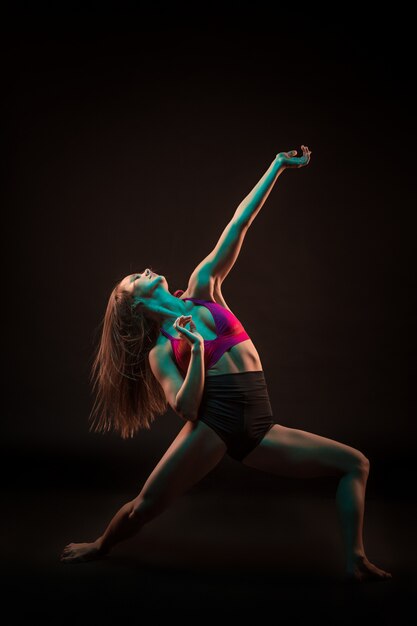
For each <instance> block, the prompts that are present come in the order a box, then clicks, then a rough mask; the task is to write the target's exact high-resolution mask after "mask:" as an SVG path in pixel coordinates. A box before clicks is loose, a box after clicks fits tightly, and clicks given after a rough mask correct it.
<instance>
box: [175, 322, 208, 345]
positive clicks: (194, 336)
mask: <svg viewBox="0 0 417 626" xmlns="http://www.w3.org/2000/svg"><path fill="white" fill-rule="evenodd" d="M188 322H190V330H188V328H185V325H186V324H188ZM174 328H175V330H177V331H178V332H179V333H180V335H182V336H183V337H184V339H185V340H186V342H187V343H189V344H190V346H191V347H193V346H194V347H202V348H203V347H204V338H203V337H202V336H201V335H200V333H198V332H197V331H196V327H195V324H194V322H193V316H192V315H180V317H177V319H176V320H175V322H174Z"/></svg>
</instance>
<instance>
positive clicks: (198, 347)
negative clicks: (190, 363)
mask: <svg viewBox="0 0 417 626" xmlns="http://www.w3.org/2000/svg"><path fill="white" fill-rule="evenodd" d="M203 351H204V343H195V344H193V346H192V348H191V352H192V354H201V353H202V352H203Z"/></svg>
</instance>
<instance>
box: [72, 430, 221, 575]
mask: <svg viewBox="0 0 417 626" xmlns="http://www.w3.org/2000/svg"><path fill="white" fill-rule="evenodd" d="M225 452H226V445H225V443H224V442H223V440H222V439H221V438H220V437H219V436H218V435H217V434H216V433H215V432H214V431H213V430H212V429H211V428H210V427H209V426H207V425H206V424H204V422H200V421H197V422H191V421H188V422H186V424H185V425H184V427H183V428H182V429H181V431H180V432H179V434H178V435H177V437H176V438H175V439H174V441H173V442H172V444H171V445H170V447H169V448H168V450H167V451H166V452H165V454H164V455H163V457H162V458H161V460H160V461H159V463H158V464H157V465H156V467H155V468H154V470H153V471H152V473H151V474H150V476H149V478H148V479H147V480H146V482H145V484H144V486H143V488H142V490H141V492H140V493H139V495H138V496H137V497H136V498H135V499H134V500H131V501H129V502H127V503H126V504H124V505H123V506H122V507H121V508H120V509H119V511H117V513H116V514H115V516H114V517H113V519H112V520H111V521H110V523H109V525H108V526H107V528H106V529H105V531H104V533H103V534H102V535H101V536H100V537H98V538H97V539H96V540H95V541H93V542H91V543H69V544H68V545H67V546H66V547H65V548H64V550H63V552H62V553H61V556H60V560H61V561H63V562H65V563H74V562H79V561H91V560H93V559H97V558H100V557H101V556H103V555H104V554H107V553H108V552H110V550H111V549H112V548H113V547H114V546H115V545H116V544H117V543H119V542H121V541H124V540H125V539H129V538H130V537H133V536H134V535H136V534H137V533H138V532H139V531H140V529H141V528H142V527H143V525H144V524H146V523H147V522H149V521H150V520H152V519H153V518H154V517H156V516H157V515H159V514H160V513H162V511H164V510H165V509H166V508H167V507H168V506H169V505H170V503H171V502H172V501H173V500H175V499H176V498H177V497H178V496H180V495H181V494H183V493H185V492H186V491H187V490H188V489H189V488H191V487H192V486H193V485H194V484H196V483H197V482H198V481H199V480H201V479H202V478H203V477H204V476H205V475H206V474H207V473H208V472H209V471H210V470H212V469H213V468H214V467H215V466H216V465H217V464H218V463H219V461H220V460H221V459H222V458H223V456H224V454H225Z"/></svg>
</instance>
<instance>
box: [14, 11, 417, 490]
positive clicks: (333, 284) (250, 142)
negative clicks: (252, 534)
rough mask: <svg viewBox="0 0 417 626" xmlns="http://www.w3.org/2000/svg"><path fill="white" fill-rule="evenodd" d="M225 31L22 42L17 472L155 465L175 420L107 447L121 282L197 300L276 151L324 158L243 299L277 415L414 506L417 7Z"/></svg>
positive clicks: (257, 252)
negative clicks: (97, 396) (108, 367)
mask: <svg viewBox="0 0 417 626" xmlns="http://www.w3.org/2000/svg"><path fill="white" fill-rule="evenodd" d="M211 17H212V18H213V19H211V20H207V21H201V22H200V23H199V25H198V26H194V27H192V28H191V27H187V26H186V25H185V24H184V25H180V20H179V21H178V23H176V24H175V25H173V26H171V28H170V23H169V19H168V18H165V19H163V18H162V16H159V18H158V16H154V18H153V20H151V21H148V22H146V20H142V21H134V20H133V19H132V21H131V23H130V27H128V25H127V23H126V24H125V28H121V29H119V30H117V29H115V30H114V31H111V32H110V31H108V30H107V31H104V30H103V31H97V30H93V29H92V30H88V29H85V30H84V32H81V30H80V31H77V30H76V31H72V32H71V31H68V32H65V31H60V30H59V29H57V30H56V31H50V32H48V33H45V32H43V33H39V32H38V31H36V29H34V31H32V32H31V31H30V30H29V31H26V32H23V31H20V30H19V29H16V31H15V32H12V33H11V32H9V33H8V34H7V36H4V37H3V44H2V46H3V54H2V56H3V87H4V88H5V93H4V100H3V110H4V113H3V122H4V132H5V144H4V145H5V151H4V165H5V167H4V174H5V179H4V183H5V184H4V189H5V193H6V199H5V204H4V212H3V215H4V221H5V224H4V231H3V232H4V250H5V251H6V263H5V265H4V267H5V272H4V275H3V294H4V296H5V297H4V304H3V312H4V313H5V322H4V327H3V328H4V331H5V332H4V335H5V349H4V352H3V359H4V361H3V363H4V366H5V367H6V370H7V371H8V374H9V380H8V382H7V385H6V389H5V393H4V396H3V402H4V403H3V420H2V422H3V424H2V426H3V429H4V434H3V440H2V441H3V444H2V445H3V449H4V452H5V453H6V454H5V455H3V458H7V459H9V460H10V459H12V460H13V463H14V465H13V467H14V468H15V471H16V472H17V473H16V476H17V475H19V476H21V475H22V476H23V473H22V474H20V473H19V470H20V469H22V468H24V469H25V472H24V473H25V480H30V477H31V476H32V477H33V476H36V477H40V478H41V479H42V480H47V481H51V480H52V481H54V480H56V481H57V483H58V482H59V481H58V478H57V477H56V476H57V475H58V474H59V471H62V467H61V465H60V460H62V459H63V458H64V457H65V458H67V459H75V461H74V463H73V462H72V461H71V460H70V463H69V465H70V467H71V469H70V470H68V472H67V474H65V472H64V474H65V475H66V476H67V477H68V479H70V478H71V477H73V476H78V477H79V479H80V481H84V482H85V484H92V483H91V482H89V481H93V480H94V477H96V479H97V480H98V481H100V480H101V477H102V476H103V475H106V476H107V478H109V477H110V476H114V475H115V474H117V475H118V476H119V478H118V480H119V481H120V483H122V482H123V480H124V478H125V477H124V475H123V473H124V471H125V469H126V465H125V464H126V463H128V465H129V468H131V469H135V470H136V471H137V473H136V475H135V478H134V479H133V478H132V477H131V476H130V477H129V478H128V479H127V480H128V481H132V480H134V481H135V482H138V476H140V469H141V468H142V469H143V471H144V472H145V473H146V471H147V470H148V469H151V468H152V467H153V465H154V464H155V463H156V461H157V460H158V459H159V457H160V456H161V454H162V452H163V451H164V450H165V448H166V447H167V446H168V444H169V443H170V442H171V440H172V438H173V437H174V436H175V434H176V433H177V432H178V431H179V429H180V428H181V426H182V422H181V420H180V419H179V418H178V417H177V416H176V415H175V414H174V413H172V412H171V411H168V412H167V414H166V415H165V416H163V417H161V418H160V419H159V420H158V421H157V423H156V424H155V426H154V428H153V429H152V431H151V432H143V433H141V434H140V435H138V436H137V437H136V438H135V439H134V440H132V441H128V442H126V441H122V440H121V439H119V438H118V437H117V436H116V435H107V436H102V435H97V434H92V433H89V432H88V424H87V417H88V414H89V412H90V409H91V406H92V396H91V393H90V387H89V382H88V376H89V372H90V367H91V363H92V358H93V352H94V348H95V345H96V343H97V340H98V333H97V329H98V326H99V324H100V321H101V319H102V317H103V315H104V310H105V306H106V303H107V299H108V296H109V294H110V291H111V289H112V287H113V285H114V284H115V282H116V281H117V280H119V279H121V278H122V277H123V276H125V275H126V274H128V273H131V272H135V271H140V270H141V269H143V268H144V267H146V266H149V265H150V266H151V267H153V268H154V269H155V271H157V272H159V273H162V274H164V275H165V276H166V277H167V280H168V283H169V286H170V289H171V291H174V290H175V289H178V288H182V289H185V287H186V283H187V279H188V276H189V274H190V273H191V271H192V270H193V268H194V267H195V266H196V265H197V263H198V262H199V261H200V260H201V259H202V258H203V257H204V256H205V255H206V254H208V252H210V250H211V249H212V247H213V246H214V245H215V243H216V241H217V238H218V237H219V235H220V233H221V231H222V230H223V228H224V226H225V225H226V223H227V221H228V220H229V219H230V217H231V216H232V214H233V212H234V210H235V208H236V207H237V205H238V203H239V202H240V201H241V200H242V199H243V197H244V196H245V194H246V193H248V192H249V191H250V189H251V188H252V187H253V185H254V184H255V183H256V182H257V180H258V179H259V178H260V177H261V175H262V174H263V172H264V171H265V170H266V169H267V167H268V166H269V164H270V162H271V161H272V159H273V158H274V156H275V154H276V153H277V152H279V151H283V150H290V149H294V148H298V149H299V148H300V145H301V144H302V143H305V144H307V145H308V146H309V147H310V149H311V150H312V160H311V163H310V165H309V166H308V168H304V169H301V170H292V171H287V172H285V173H284V174H283V176H282V177H280V178H279V180H278V182H277V185H276V187H275V189H274V190H273V192H272V194H271V196H270V197H269V199H268V200H267V203H266V204H265V206H264V207H263V209H262V211H261V212H260V213H259V215H258V216H257V218H256V220H255V221H254V223H253V225H252V227H251V230H250V231H249V233H248V235H247V238H246V241H245V244H244V247H243V249H242V252H241V254H240V257H239V259H238V261H237V263H236V265H235V267H234V269H233V270H232V272H231V273H230V274H229V276H228V277H227V279H226V280H225V282H224V284H223V292H224V296H225V298H226V300H227V302H228V304H229V306H230V307H231V309H232V310H233V311H234V312H235V313H236V314H237V315H238V316H239V317H240V319H241V321H242V322H243V324H244V326H245V327H246V329H247V330H248V332H249V334H250V335H251V337H252V339H253V340H254V342H255V344H256V345H257V348H258V350H259V352H260V356H261V359H262V363H263V366H264V370H265V373H266V377H267V381H268V382H269V387H270V395H271V401H272V405H273V408H274V413H275V416H276V421H277V422H278V423H281V424H283V425H286V426H291V427H295V428H302V429H305V430H308V431H312V432H315V433H318V434H321V435H324V436H328V437H331V438H335V439H339V440H342V441H344V442H345V443H348V444H349V445H353V446H355V447H358V448H360V449H361V450H363V451H364V452H365V453H367V454H368V456H370V458H371V461H373V462H374V464H376V465H378V463H379V464H380V467H381V472H382V470H384V468H385V470H386V474H385V475H384V474H383V472H382V473H380V474H379V476H380V481H381V485H382V482H383V483H384V488H385V487H386V488H388V487H387V485H388V486H390V485H391V487H392V491H393V492H394V491H395V489H396V488H397V485H394V483H390V482H389V472H388V469H387V468H388V465H389V467H392V468H394V467H395V468H396V469H397V470H398V471H403V470H404V471H410V470H411V469H412V463H411V460H410V459H411V455H412V451H413V449H414V442H415V434H416V425H415V419H414V411H413V408H414V407H413V404H414V403H413V399H414V394H413V392H412V388H413V382H414V381H413V376H412V370H413V368H412V365H413V362H414V356H415V343H414V340H413V331H414V320H415V317H414V313H415V286H416V285H415V283H416V281H415V272H414V267H413V261H414V249H415V230H414V229H413V228H412V218H413V215H414V211H415V195H414V188H415V185H414V180H413V178H414V177H413V174H414V167H415V157H414V137H415V134H414V128H413V123H414V109H415V97H414V93H413V89H414V82H413V74H412V72H411V70H410V69H409V67H410V66H409V63H408V56H409V53H410V51H411V39H410V37H409V34H408V29H407V27H406V23H407V19H406V16H403V17H402V20H403V21H402V23H401V25H400V24H399V23H398V21H392V20H391V21H390V20H389V19H388V17H386V18H385V19H384V20H382V21H379V22H378V23H377V22H374V23H372V24H371V23H367V24H364V23H363V22H362V21H361V19H359V17H358V16H355V15H349V16H345V18H346V19H341V18H340V17H338V18H336V17H335V18H332V16H327V18H328V19H327V21H323V19H322V16H319V15H317V14H316V15H315V14H313V13H311V14H310V15H305V14H303V13H301V12H300V13H294V14H292V15H291V16H288V17H287V16H284V15H282V14H281V15H280V16H279V18H272V17H271V16H268V15H267V14H266V15H264V16H261V15H258V16H257V18H258V21H257V23H256V24H251V21H250V15H249V14H247V15H246V18H247V19H246V24H245V25H244V26H242V27H239V26H238V24H237V23H235V22H234V21H233V19H231V18H230V19H228V20H226V19H225V20H224V21H222V19H221V18H220V17H218V18H217V19H216V16H211ZM380 17H381V16H380ZM42 459H44V460H43V461H42ZM45 459H48V460H45ZM87 459H89V461H88V462H87ZM227 462H228V461H227ZM85 463H87V468H88V473H87V475H86V474H85V472H84V471H83V470H82V469H80V468H84V467H85ZM387 463H388V465H386V464H387ZM29 464H30V468H31V472H29V474H28V472H27V467H28V466H29ZM77 467H78V470H77ZM230 467H232V462H230ZM57 468H58V469H57ZM59 468H60V470H59ZM398 468H399V469H398ZM58 470H59V471H58ZM77 471H78V472H79V474H77ZM39 472H41V474H39ZM95 472H96V474H95ZM102 472H104V474H103V473H102ZM118 472H119V474H118ZM11 474H13V472H11ZM61 479H62V475H61V477H60V479H59V480H61ZM375 480H377V479H375Z"/></svg>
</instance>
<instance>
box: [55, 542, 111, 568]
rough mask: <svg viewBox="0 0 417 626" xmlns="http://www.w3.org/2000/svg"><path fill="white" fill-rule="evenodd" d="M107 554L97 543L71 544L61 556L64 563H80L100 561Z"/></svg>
mask: <svg viewBox="0 0 417 626" xmlns="http://www.w3.org/2000/svg"><path fill="white" fill-rule="evenodd" d="M104 554H105V552H104V551H103V550H102V549H101V548H100V546H99V545H98V544H97V542H96V541H93V542H92V543H69V544H68V545H66V546H65V548H64V549H63V551H62V553H61V555H60V559H59V560H60V561H61V562H62V563H79V562H85V561H93V560H94V559H100V558H101V557H102V556H103V555H104Z"/></svg>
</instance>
